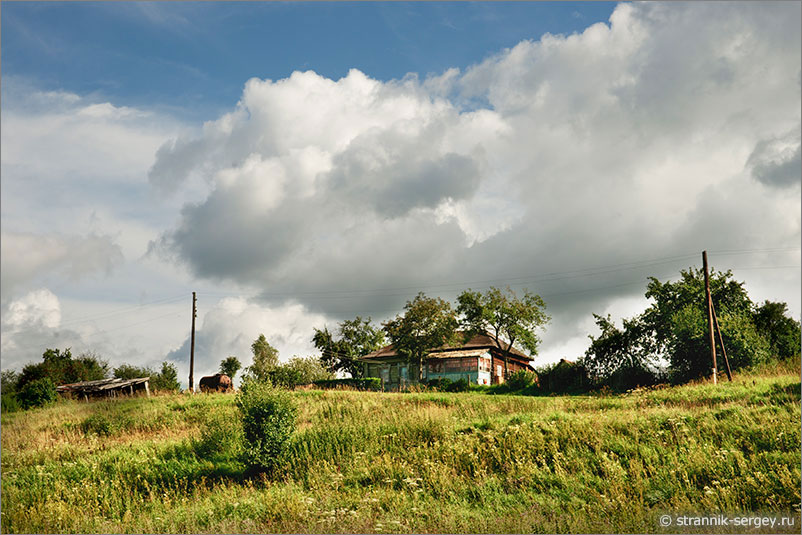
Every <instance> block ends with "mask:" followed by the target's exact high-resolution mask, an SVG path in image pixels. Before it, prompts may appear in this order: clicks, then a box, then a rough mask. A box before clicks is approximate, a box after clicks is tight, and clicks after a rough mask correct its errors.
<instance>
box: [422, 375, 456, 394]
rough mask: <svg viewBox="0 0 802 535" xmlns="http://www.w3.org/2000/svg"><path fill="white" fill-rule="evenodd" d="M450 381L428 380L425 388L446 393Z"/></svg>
mask: <svg viewBox="0 0 802 535" xmlns="http://www.w3.org/2000/svg"><path fill="white" fill-rule="evenodd" d="M452 382H453V381H451V379H448V378H446V377H435V378H433V379H429V380H428V381H426V386H428V387H429V388H433V389H435V390H437V391H439V392H448V389H449V388H450V387H451V383H452Z"/></svg>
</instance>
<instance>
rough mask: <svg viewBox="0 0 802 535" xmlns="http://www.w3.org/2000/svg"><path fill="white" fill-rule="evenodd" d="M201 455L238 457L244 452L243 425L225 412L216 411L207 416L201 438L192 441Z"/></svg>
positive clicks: (193, 446) (196, 451)
mask: <svg viewBox="0 0 802 535" xmlns="http://www.w3.org/2000/svg"><path fill="white" fill-rule="evenodd" d="M192 448H193V449H194V450H195V453H196V454H197V455H198V456H199V457H204V458H205V457H210V456H216V455H221V454H222V455H225V456H228V457H232V458H237V457H239V456H241V454H242V425H241V424H240V422H239V421H236V420H235V421H232V420H231V418H229V417H227V416H226V415H225V414H222V413H219V412H214V413H212V414H211V415H209V416H207V417H206V420H205V421H204V423H203V425H202V427H201V433H200V438H199V439H195V440H193V441H192Z"/></svg>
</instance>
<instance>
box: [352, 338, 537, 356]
mask: <svg viewBox="0 0 802 535" xmlns="http://www.w3.org/2000/svg"><path fill="white" fill-rule="evenodd" d="M461 334H463V335H464V334H465V333H461ZM480 349H481V351H479V352H478V353H475V355H476V356H478V355H481V354H483V353H485V352H486V351H487V350H490V349H495V350H498V346H496V343H495V342H494V341H493V339H492V338H491V337H490V335H488V334H476V335H474V336H472V337H471V338H470V339H469V340H467V341H466V342H463V343H457V344H450V345H444V346H441V347H438V348H437V349H433V350H431V351H430V352H429V358H450V357H457V356H474V354H473V353H471V354H470V355H468V354H466V355H457V353H463V352H464V351H466V350H477V351H478V350H480ZM510 355H511V356H512V357H513V358H515V359H516V360H525V361H526V362H529V361H530V360H532V359H531V357H529V356H528V355H526V354H524V353H523V352H521V351H519V350H518V349H516V348H514V347H513V348H510ZM397 356H398V352H397V351H396V350H395V348H394V347H393V345H392V344H390V345H388V346H384V347H383V348H381V349H378V350H376V351H374V352H372V353H368V354H367V355H365V356H363V357H360V358H359V359H358V360H374V359H384V358H391V357H397Z"/></svg>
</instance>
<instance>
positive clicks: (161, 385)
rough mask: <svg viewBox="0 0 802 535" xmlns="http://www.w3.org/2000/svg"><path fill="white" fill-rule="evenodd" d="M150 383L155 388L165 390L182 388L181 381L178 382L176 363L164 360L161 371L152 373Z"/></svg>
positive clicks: (173, 390)
mask: <svg viewBox="0 0 802 535" xmlns="http://www.w3.org/2000/svg"><path fill="white" fill-rule="evenodd" d="M150 384H151V385H152V386H153V390H165V391H171V392H175V391H177V390H179V389H180V388H181V383H179V382H178V370H177V369H176V367H175V364H173V363H172V362H167V361H166V360H165V361H164V362H162V367H161V371H160V372H159V373H156V374H151V375H150Z"/></svg>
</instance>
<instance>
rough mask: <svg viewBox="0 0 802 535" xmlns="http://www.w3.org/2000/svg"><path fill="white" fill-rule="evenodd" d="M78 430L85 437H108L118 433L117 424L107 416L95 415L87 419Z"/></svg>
mask: <svg viewBox="0 0 802 535" xmlns="http://www.w3.org/2000/svg"><path fill="white" fill-rule="evenodd" d="M78 428H79V429H80V430H81V432H82V433H83V434H84V435H91V434H95V435H100V436H104V437H107V436H109V435H112V434H114V432H115V431H117V426H116V425H115V422H114V421H113V420H112V419H111V418H109V417H108V416H106V415H105V414H93V415H92V416H89V417H87V418H85V419H84V420H83V421H82V422H81V423H80V425H79V426H78Z"/></svg>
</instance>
